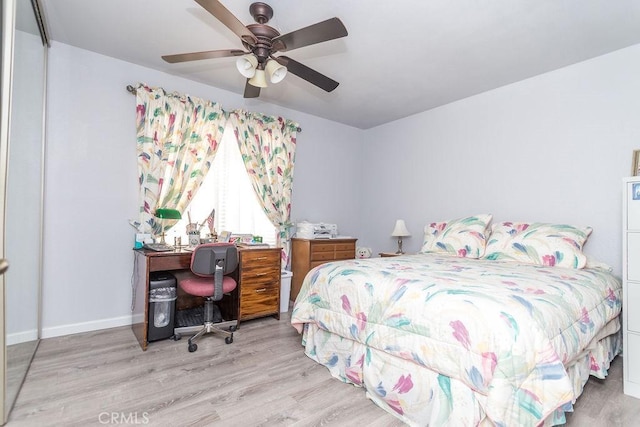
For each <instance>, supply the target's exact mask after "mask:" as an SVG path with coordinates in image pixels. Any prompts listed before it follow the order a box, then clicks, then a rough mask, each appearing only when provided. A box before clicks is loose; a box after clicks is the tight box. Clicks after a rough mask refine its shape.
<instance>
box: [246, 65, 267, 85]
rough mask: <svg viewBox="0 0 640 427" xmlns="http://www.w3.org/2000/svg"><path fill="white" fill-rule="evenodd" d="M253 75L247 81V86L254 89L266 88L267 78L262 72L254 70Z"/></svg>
mask: <svg viewBox="0 0 640 427" xmlns="http://www.w3.org/2000/svg"><path fill="white" fill-rule="evenodd" d="M255 71H256V73H255V75H254V76H253V77H252V78H251V79H250V80H249V84H250V85H251V86H255V87H267V76H266V74H265V72H264V70H260V69H257V70H255Z"/></svg>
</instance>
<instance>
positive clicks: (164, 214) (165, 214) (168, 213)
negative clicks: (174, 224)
mask: <svg viewBox="0 0 640 427" xmlns="http://www.w3.org/2000/svg"><path fill="white" fill-rule="evenodd" d="M155 217H156V218H161V219H182V215H180V211H178V210H176V209H165V208H160V209H156V213H155Z"/></svg>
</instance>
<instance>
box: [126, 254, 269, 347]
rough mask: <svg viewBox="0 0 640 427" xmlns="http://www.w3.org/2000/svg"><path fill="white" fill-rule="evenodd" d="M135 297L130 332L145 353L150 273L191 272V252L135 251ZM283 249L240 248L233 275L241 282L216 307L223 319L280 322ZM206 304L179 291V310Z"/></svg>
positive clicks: (201, 299)
mask: <svg viewBox="0 0 640 427" xmlns="http://www.w3.org/2000/svg"><path fill="white" fill-rule="evenodd" d="M133 252H134V256H135V258H134V290H133V292H134V294H133V307H132V322H131V329H132V330H133V334H134V335H135V336H136V338H137V339H138V342H139V343H140V346H141V347H142V349H143V350H146V349H147V346H148V344H149V341H148V339H147V338H148V332H149V321H148V320H149V274H150V273H152V272H154V271H175V270H189V268H190V265H191V254H192V252H191V251H186V250H181V249H177V250H175V251H172V252H154V251H149V250H146V249H135V250H134V251H133ZM280 254H281V249H280V248H238V255H239V256H238V269H237V270H236V271H235V272H234V274H233V276H234V277H235V279H236V282H237V283H238V285H237V287H236V289H235V290H234V291H233V292H231V295H229V296H225V297H224V298H223V299H222V300H221V301H217V302H216V305H218V307H220V311H221V313H222V317H223V318H225V319H237V321H238V324H237V326H238V327H240V321H241V320H249V319H254V318H258V317H264V316H272V315H273V316H275V317H276V318H277V319H280V278H281V272H280V260H281V256H280ZM201 304H203V298H202V297H194V296H192V295H185V294H184V293H182V292H180V290H179V289H178V300H177V301H176V309H183V308H189V307H193V306H195V305H201Z"/></svg>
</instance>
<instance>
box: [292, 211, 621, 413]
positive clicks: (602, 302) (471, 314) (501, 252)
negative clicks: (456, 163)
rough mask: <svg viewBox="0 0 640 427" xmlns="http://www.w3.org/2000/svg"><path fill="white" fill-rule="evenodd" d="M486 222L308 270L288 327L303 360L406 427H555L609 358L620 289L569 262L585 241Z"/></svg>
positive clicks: (561, 231)
mask: <svg viewBox="0 0 640 427" xmlns="http://www.w3.org/2000/svg"><path fill="white" fill-rule="evenodd" d="M490 222H491V216H490V215H476V216H473V217H467V218H462V219H460V220H453V221H446V222H440V223H432V224H430V225H428V226H427V227H425V241H424V244H423V247H422V249H421V253H418V254H414V255H404V256H399V257H395V258H371V259H356V260H348V261H338V262H331V263H327V264H323V265H320V266H318V267H316V268H314V269H313V270H311V271H310V272H309V273H308V274H307V276H306V277H305V279H304V282H303V285H302V288H301V291H300V293H299V294H298V297H297V298H296V301H295V304H294V308H293V312H292V317H291V323H292V325H293V326H294V327H295V328H296V329H297V330H298V332H300V333H301V334H302V344H303V346H304V349H305V353H306V355H307V356H309V357H310V358H311V359H313V360H314V361H316V362H318V363H320V364H322V365H324V366H326V367H327V368H328V369H329V371H330V373H331V375H332V376H334V377H336V378H338V379H339V380H341V381H344V382H346V383H351V384H354V385H356V386H362V387H364V388H365V389H366V393H367V396H368V397H369V398H370V399H371V400H373V402H375V403H376V404H377V405H378V406H380V407H381V408H383V409H385V410H386V411H387V412H389V413H391V414H393V415H395V416H396V417H398V418H400V419H401V420H403V421H404V422H406V423H407V424H409V425H431V426H444V425H448V426H475V425H481V426H484V425H496V426H537V425H545V426H547V425H558V424H563V423H565V412H568V411H572V407H573V403H575V400H576V399H577V397H578V396H579V395H580V394H581V392H582V388H583V386H584V384H585V382H586V381H587V379H588V377H589V375H594V376H596V377H598V378H605V377H606V375H607V370H608V368H609V366H610V362H611V360H612V359H613V358H614V357H615V356H616V355H617V354H618V353H619V352H620V350H621V339H620V320H619V314H620V311H621V283H620V280H619V279H617V278H616V277H615V276H614V275H613V274H612V273H611V271H610V268H607V267H606V266H603V265H602V264H600V263H595V262H591V263H589V262H588V259H587V257H586V256H585V255H584V254H583V253H582V247H583V245H584V243H585V242H586V239H587V237H588V235H589V234H590V233H591V229H590V228H579V227H573V226H566V225H554V224H541V223H512V222H503V223H498V224H495V225H490ZM460 224H462V226H460ZM455 226H457V228H456V227H455ZM461 230H462V231H461ZM468 232H471V233H475V234H471V235H469V234H467V233H468ZM474 245H475V246H474Z"/></svg>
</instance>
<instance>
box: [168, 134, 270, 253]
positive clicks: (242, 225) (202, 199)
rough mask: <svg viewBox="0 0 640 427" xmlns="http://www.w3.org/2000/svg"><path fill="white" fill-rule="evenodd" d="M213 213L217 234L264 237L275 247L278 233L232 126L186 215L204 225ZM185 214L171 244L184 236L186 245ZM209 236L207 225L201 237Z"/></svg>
mask: <svg viewBox="0 0 640 427" xmlns="http://www.w3.org/2000/svg"><path fill="white" fill-rule="evenodd" d="M211 209H215V210H216V212H215V220H214V224H215V227H216V231H217V233H218V234H220V232H221V231H230V232H232V233H236V234H253V235H258V236H262V238H263V242H265V243H268V244H270V245H275V244H276V229H275V227H274V226H273V224H271V221H269V219H268V218H267V216H266V214H265V213H264V210H263V209H262V207H261V206H260V203H259V202H258V199H257V196H256V194H255V191H254V190H253V187H252V186H251V182H250V181H249V176H248V175H247V170H246V168H245V166H244V162H243V161H242V156H241V155H240V151H239V149H238V144H237V142H236V138H235V136H234V134H233V130H232V129H231V126H230V125H229V124H228V125H227V126H226V127H225V132H224V134H223V136H222V140H221V143H220V146H219V147H218V151H217V153H216V157H215V159H214V161H213V163H212V165H211V169H210V170H209V173H208V174H207V176H206V177H205V178H204V180H203V182H202V185H201V187H200V189H199V191H198V193H197V194H196V196H195V197H194V199H193V200H192V202H191V203H190V204H189V206H188V207H187V210H186V212H189V215H190V216H191V221H192V222H198V223H199V224H201V223H202V222H203V221H204V220H205V219H206V218H207V216H209V213H211ZM186 212H185V214H184V215H183V219H182V220H181V221H180V222H178V223H177V224H176V225H175V226H174V227H173V228H172V229H171V230H170V231H169V233H168V234H167V235H168V236H169V238H168V239H167V242H168V243H173V242H174V239H173V238H174V236H181V237H182V241H183V244H184V243H185V239H186V224H187V223H188V218H187V213H186ZM207 232H208V228H207V226H206V224H205V226H204V227H203V230H202V236H204V235H205V234H206V233H207Z"/></svg>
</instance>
